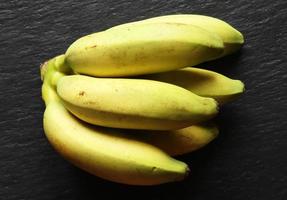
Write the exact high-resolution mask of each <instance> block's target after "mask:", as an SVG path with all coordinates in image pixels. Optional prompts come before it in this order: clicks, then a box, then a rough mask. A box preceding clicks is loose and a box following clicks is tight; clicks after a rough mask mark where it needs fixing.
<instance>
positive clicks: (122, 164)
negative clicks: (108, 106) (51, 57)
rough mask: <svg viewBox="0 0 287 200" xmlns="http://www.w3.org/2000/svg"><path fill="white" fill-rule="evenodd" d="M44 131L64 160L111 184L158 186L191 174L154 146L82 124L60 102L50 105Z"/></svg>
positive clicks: (110, 130)
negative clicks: (112, 182) (111, 182)
mask: <svg viewBox="0 0 287 200" xmlns="http://www.w3.org/2000/svg"><path fill="white" fill-rule="evenodd" d="M44 130H45V133H46V136H47V138H48V140H49V141H50V143H51V144H52V145H53V147H54V148H55V149H56V150H57V151H58V152H59V153H60V154H61V155H62V156H63V157H65V158H66V159H67V160H69V161H70V162H72V163H73V164H74V165H76V166H78V167H79V168H81V169H83V170H86V171H88V172H89V173H92V174H94V175H96V176H99V177H101V178H104V179H107V180H110V181H114V182H119V183H125V184H131V185H156V184H162V183H166V182H171V181H179V180H182V179H184V178H185V177H186V176H187V174H188V171H189V169H188V166H187V165H186V164H185V163H183V162H180V161H177V160H175V159H173V158H171V157H169V156H168V155H167V154H165V153H164V152H163V151H161V150H160V149H158V148H156V147H154V146H152V145H149V144H147V143H144V142H140V141H136V140H132V139H130V138H128V137H124V135H120V136H119V135H118V134H117V133H116V132H112V129H105V128H100V127H95V126H93V127H92V126H89V125H87V124H85V123H83V122H81V121H79V120H78V119H76V118H75V117H74V116H72V115H71V114H70V113H69V112H68V111H67V110H66V109H65V108H64V107H63V106H62V105H61V103H60V102H58V101H52V102H50V103H48V106H47V108H46V110H45V113H44Z"/></svg>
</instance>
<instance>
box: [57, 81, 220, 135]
mask: <svg viewBox="0 0 287 200" xmlns="http://www.w3.org/2000/svg"><path fill="white" fill-rule="evenodd" d="M57 93H58V95H59V97H60V98H61V99H62V101H63V103H64V105H65V107H66V108H67V109H68V110H69V111H70V112H72V113H73V114H74V115H76V116H77V117H78V118H80V119H82V120H83V121H86V122H88V123H91V124H95V125H100V126H106V127H114V128H127V129H151V130H171V129H179V128H183V127H187V126H190V125H192V124H194V123H198V122H202V121H205V120H208V119H210V118H212V117H214V116H215V115H216V114H217V103H216V101H215V100H213V99H211V98H204V97H200V96H197V95H195V94H193V93H191V92H190V91H188V90H185V89H183V88H181V87H178V86H175V85H172V84H167V83H163V82H159V81H152V80H140V79H120V78H118V79H115V78H93V77H88V76H84V75H72V76H65V77H62V78H60V79H59V81H58V83H57Z"/></svg>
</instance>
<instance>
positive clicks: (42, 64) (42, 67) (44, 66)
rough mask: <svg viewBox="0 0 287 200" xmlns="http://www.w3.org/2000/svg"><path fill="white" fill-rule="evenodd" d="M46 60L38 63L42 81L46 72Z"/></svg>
mask: <svg viewBox="0 0 287 200" xmlns="http://www.w3.org/2000/svg"><path fill="white" fill-rule="evenodd" d="M47 63H48V62H47V61H46V62H44V63H41V64H40V74H41V81H44V77H45V73H46V72H47Z"/></svg>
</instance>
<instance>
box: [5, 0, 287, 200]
mask: <svg viewBox="0 0 287 200" xmlns="http://www.w3.org/2000/svg"><path fill="white" fill-rule="evenodd" d="M171 13H199V14H206V15H211V16H215V17H218V18H221V19H223V20H226V21H227V22H229V23H231V24H232V25H234V26H235V27H236V28H238V29H239V30H240V31H241V32H242V33H243V34H244V35H245V38H246V44H245V46H244V48H243V49H242V50H241V52H240V53H237V54H235V55H232V56H229V57H226V58H223V59H221V60H218V61H216V62H211V63H207V64H204V65H202V66H203V67H207V68H212V69H214V70H216V71H218V72H221V73H223V74H225V75H227V76H230V77H233V78H237V79H242V80H243V81H244V82H245V83H246V93H245V95H244V96H242V98H241V99H239V100H238V101H236V102H234V103H232V104H229V105H227V106H225V107H224V108H222V110H221V113H220V116H219V117H218V119H217V120H218V122H219V124H220V125H221V134H220V137H219V138H218V139H217V140H216V141H214V142H213V143H212V144H211V145H209V146H208V147H207V148H205V149H203V150H201V151H198V152H196V153H193V154H190V155H186V156H182V157H179V159H181V160H183V161H185V162H187V163H188V164H189V165H190V166H191V170H192V171H191V172H192V173H191V176H190V177H189V178H188V179H187V180H186V181H184V182H180V183H173V184H167V185H162V186H155V187H132V186H125V185H119V184H114V183H110V182H106V181H103V180H100V179H98V178H96V177H93V176H90V175H89V174H87V173H85V172H83V171H81V170H79V169H77V168H75V167H74V166H72V165H71V164H69V163H68V162H66V161H65V160H64V159H62V158H61V157H60V156H59V155H58V154H57V153H56V152H55V151H54V150H53V149H52V148H51V146H50V145H49V144H48V142H47V140H46V138H45V136H44V133H43V129H42V114H43V111H44V105H43V103H42V101H41V98H40V87H41V81H40V77H39V64H40V63H41V62H43V61H44V60H46V59H48V58H51V57H53V56H55V55H57V54H60V53H63V52H64V51H65V49H66V48H67V47H68V45H69V44H71V42H73V41H74V40H75V39H77V38H78V37H80V36H82V35H85V34H88V33H91V32H95V31H100V30H104V29H105V28H108V27H110V26H113V25H116V24H120V23H123V22H128V21H133V20H138V19H144V18H147V17H152V16H157V15H164V14H171ZM286 13H287V3H286V1H285V0H278V1H266V0H257V1H255V0H253V1H248V0H240V1H231V0H222V1H215V0H206V1H199V0H194V1H187V0H186V1H183V0H170V1H158V0H152V1H144V0H140V1H132V0H118V1H111V0H101V1H80V0H74V1H72V0H63V1H56V0H53V1H52V0H50V1H44V0H38V1H35V2H32V1H28V0H22V1H17V0H10V1H1V2H0V44H1V48H0V63H1V64H0V74H1V76H0V87H1V97H0V103H1V107H0V119H1V121H0V130H1V131H0V132H1V136H0V152H1V153H0V198H1V199H5V200H20V199H21V200H24V199H25V200H26V199H27V200H28V199H29V200H32V199H35V200H36V199H37V200H51V199H61V200H64V199H69V200H73V199H85V200H89V199H114V198H117V199H118V198H123V199H149V200H159V199H165V200H166V199H193V200H203V199H221V200H225V199H226V200H249V199H250V200H251V199H252V200H253V199H254V200H257V199H261V200H270V199H274V200H275V199H276V200H283V199H286V196H287V156H286V146H287V136H286V127H287V120H286V119H287V106H286V105H287V67H286V49H287V45H286V44H287V42H286V39H287V23H286V18H287V14H286ZM284 61H285V62H284ZM99 196H102V198H99Z"/></svg>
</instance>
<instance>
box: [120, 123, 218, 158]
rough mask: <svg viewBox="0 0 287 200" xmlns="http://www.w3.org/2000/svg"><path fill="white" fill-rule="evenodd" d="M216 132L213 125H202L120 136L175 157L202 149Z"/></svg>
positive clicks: (213, 137)
mask: <svg viewBox="0 0 287 200" xmlns="http://www.w3.org/2000/svg"><path fill="white" fill-rule="evenodd" d="M218 132H219V131H218V128H217V127H216V126H215V125H214V124H212V123H204V124H200V125H193V126H190V127H187V128H183V129H179V130H173V131H143V130H138V131H135V130H125V131H124V132H122V133H121V134H123V135H128V134H129V136H130V137H131V138H133V139H135V140H138V141H142V142H145V143H148V144H151V145H153V146H156V147H157V148H160V149H161V150H163V151H164V152H166V153H167V154H169V155H171V156H177V155H182V154H186V153H190V152H192V151H195V150H198V149H200V148H202V147H204V146H205V145H207V144H208V143H210V142H211V141H212V140H214V139H215V138H216V137H217V135H218Z"/></svg>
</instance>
